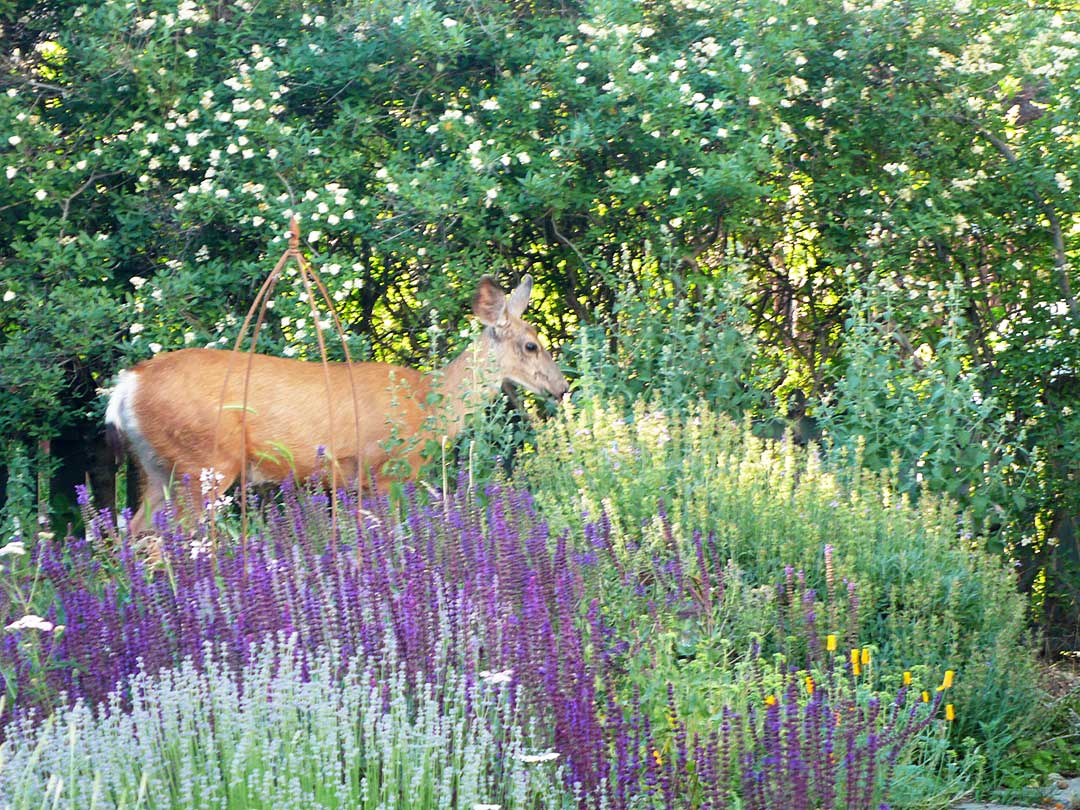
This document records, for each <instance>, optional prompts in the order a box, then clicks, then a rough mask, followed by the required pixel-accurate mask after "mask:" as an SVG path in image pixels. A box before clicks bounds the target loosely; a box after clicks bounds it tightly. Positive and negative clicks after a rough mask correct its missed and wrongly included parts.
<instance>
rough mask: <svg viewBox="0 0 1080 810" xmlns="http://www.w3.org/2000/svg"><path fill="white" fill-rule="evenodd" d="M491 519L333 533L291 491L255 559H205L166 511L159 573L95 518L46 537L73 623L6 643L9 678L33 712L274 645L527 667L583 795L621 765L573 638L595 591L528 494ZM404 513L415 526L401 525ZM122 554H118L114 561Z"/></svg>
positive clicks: (321, 504) (44, 548)
mask: <svg viewBox="0 0 1080 810" xmlns="http://www.w3.org/2000/svg"><path fill="white" fill-rule="evenodd" d="M484 501H485V502H486V507H485V506H481V505H480V504H479V503H478V500H477V499H476V498H475V497H473V496H472V495H469V494H466V488H465V487H461V488H459V490H458V494H457V495H455V496H452V497H451V498H449V499H447V500H446V501H443V500H441V499H438V498H434V499H432V500H431V501H429V502H421V501H420V499H418V498H416V497H411V498H410V500H409V502H408V503H407V504H405V505H404V508H402V507H401V505H391V503H390V502H389V501H388V500H387V499H385V498H378V499H371V500H365V501H364V502H363V503H361V502H359V501H357V500H356V499H355V498H351V499H350V498H349V496H347V495H346V496H343V500H341V501H339V503H338V508H337V514H338V524H339V527H340V528H341V533H340V535H339V536H332V534H331V521H330V508H329V501H328V498H327V497H326V496H325V495H322V494H314V495H305V494H303V493H299V492H297V491H296V490H295V489H294V488H293V487H292V486H291V485H286V487H285V491H284V496H283V497H282V498H281V499H280V504H279V505H277V506H270V507H268V511H267V513H266V518H265V524H264V525H263V526H261V527H260V529H259V530H258V532H257V533H256V534H254V536H252V537H249V539H248V541H247V543H246V544H245V545H244V547H243V548H242V549H241V548H236V549H233V550H230V551H229V552H228V553H218V554H216V555H211V554H208V553H205V552H203V553H199V554H193V553H192V548H191V544H190V543H191V541H190V537H188V536H185V534H184V532H183V531H182V530H181V529H179V528H178V527H177V526H176V525H175V522H173V521H171V520H169V519H168V516H164V517H163V518H162V519H159V521H158V524H157V529H158V531H159V533H160V535H161V537H162V549H163V553H162V560H161V562H160V563H158V564H156V565H149V564H148V563H147V561H146V560H145V556H144V555H141V554H139V553H136V552H134V551H133V550H132V548H131V546H130V544H129V543H128V542H127V541H126V540H125V539H123V538H121V537H119V536H118V534H117V533H116V531H115V529H114V527H113V525H112V523H111V520H110V518H109V517H108V515H105V514H100V513H99V514H92V515H90V518H91V519H90V521H89V522H88V532H87V533H88V536H89V538H90V540H89V541H88V540H86V539H80V538H68V539H67V540H66V542H65V543H63V544H59V543H55V542H43V543H41V544H40V545H39V546H38V547H37V549H36V554H37V560H36V562H37V565H38V566H39V567H40V571H41V575H42V577H43V579H44V580H45V581H46V582H47V583H49V587H51V588H52V589H53V590H54V592H55V598H54V600H53V603H52V607H51V608H50V610H49V612H48V618H49V620H50V621H53V622H54V623H56V624H63V625H64V626H65V629H64V631H63V632H60V633H57V634H40V648H39V649H38V651H37V653H38V654H37V655H36V656H28V655H26V654H25V648H26V644H25V643H24V642H25V641H28V639H24V638H23V636H24V634H27V633H30V634H34V633H35V632H36V631H21V632H9V633H5V634H4V638H3V641H2V644H3V646H2V648H0V671H3V672H5V673H6V674H10V676H11V677H13V679H14V685H15V690H14V691H16V694H17V699H16V701H15V705H16V706H17V710H18V711H25V710H27V709H28V707H30V706H32V705H33V704H34V703H35V702H37V703H38V705H39V707H40V708H43V709H44V708H49V702H48V701H49V700H50V699H51V698H55V696H57V695H61V694H66V695H67V697H68V699H74V698H84V699H86V700H88V701H91V702H93V701H98V700H101V699H103V698H104V697H105V696H106V695H107V694H108V692H109V691H110V690H112V689H113V688H114V687H115V686H116V685H117V684H118V683H120V682H121V681H123V680H124V679H125V678H126V677H127V676H129V675H132V674H133V673H135V672H136V671H137V670H139V669H140V664H141V668H142V669H143V670H144V671H146V672H149V673H153V672H155V671H158V670H160V669H161V668H164V667H171V666H175V665H177V664H179V663H180V662H181V661H183V660H184V659H188V658H190V659H191V660H192V661H194V662H195V663H196V665H198V664H199V663H200V662H202V661H203V660H204V658H205V657H206V654H207V650H208V649H209V648H210V647H212V648H213V649H214V651H215V655H217V656H218V657H219V658H220V657H221V656H222V655H225V656H227V657H228V660H231V661H232V662H233V663H234V664H235V665H236V666H238V667H239V666H241V665H243V664H245V663H247V662H248V659H249V656H250V654H251V651H252V650H253V649H254V648H255V647H256V645H258V644H259V643H260V642H261V641H262V640H264V639H265V638H266V637H267V636H268V635H278V634H282V635H284V636H290V635H292V634H296V635H297V637H298V640H299V645H300V647H301V648H306V649H311V650H314V649H316V648H318V647H320V646H324V645H336V646H337V647H338V648H339V649H340V651H341V653H342V658H343V659H347V658H348V657H349V656H350V655H352V654H354V653H357V652H361V653H364V654H366V655H368V656H373V655H378V654H379V652H380V651H381V650H382V649H384V645H385V644H386V643H388V642H392V643H393V644H395V646H396V649H397V652H398V657H399V658H400V660H402V661H403V662H404V663H405V666H406V667H407V669H408V672H409V674H410V676H411V677H413V678H416V677H422V678H423V679H426V680H427V681H428V682H436V683H437V682H440V680H439V679H440V678H442V677H444V676H445V673H446V672H447V670H448V668H454V670H456V671H457V672H464V673H465V675H466V677H467V678H470V679H474V680H475V679H478V678H480V673H481V672H482V671H483V670H485V669H487V670H492V671H505V670H512V672H513V679H514V681H515V682H516V684H517V690H516V693H515V699H517V700H524V701H526V703H527V705H528V707H529V710H530V711H531V712H532V713H533V714H536V715H538V716H539V717H542V718H543V721H544V723H545V724H547V725H548V726H549V727H550V728H551V733H552V746H553V748H554V749H555V750H557V751H559V752H560V754H561V757H562V761H563V762H564V763H566V765H567V771H568V775H569V778H571V779H572V780H573V781H575V782H578V783H580V784H581V785H582V787H583V788H585V789H586V790H589V789H592V788H593V787H595V786H596V785H597V784H598V783H599V781H600V779H601V777H602V775H603V771H604V770H605V769H606V767H607V766H606V755H605V752H604V750H603V749H604V736H603V729H602V728H601V726H600V724H599V721H598V719H597V715H596V712H595V711H594V703H595V697H594V692H593V680H592V675H591V673H590V672H589V670H588V669H587V667H586V665H585V659H584V654H585V652H584V651H585V647H586V645H585V642H584V640H583V638H582V636H581V634H580V633H579V631H578V630H577V629H576V627H575V621H574V618H575V612H576V609H577V608H576V605H577V604H578V603H579V601H580V585H579V583H578V582H577V581H576V579H575V574H574V569H573V567H572V566H571V565H570V564H569V560H568V559H567V554H568V552H567V545H566V539H565V537H564V538H561V539H559V540H558V541H556V542H549V533H548V530H547V527H546V525H545V524H544V523H543V522H541V521H540V520H539V519H538V518H537V516H536V513H535V510H534V507H533V504H532V501H531V498H530V496H529V495H528V494H527V493H522V492H517V491H512V490H505V489H500V488H498V487H491V488H490V489H489V490H488V491H487V492H486V493H485V494H484ZM402 515H404V517H402ZM110 542H113V543H115V544H117V545H116V548H115V553H114V554H112V555H109V554H103V553H102V550H103V548H104V547H106V546H107V545H108V544H109V543H110Z"/></svg>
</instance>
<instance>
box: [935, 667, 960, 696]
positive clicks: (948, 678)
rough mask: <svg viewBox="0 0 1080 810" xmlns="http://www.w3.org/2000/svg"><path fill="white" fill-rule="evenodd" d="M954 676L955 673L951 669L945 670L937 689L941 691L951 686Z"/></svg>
mask: <svg viewBox="0 0 1080 810" xmlns="http://www.w3.org/2000/svg"><path fill="white" fill-rule="evenodd" d="M955 676H956V673H955V672H953V671H952V670H951V669H947V670H945V679H944V680H943V681H942V682H941V686H939V687H938V691H939V692H942V691H944V690H946V689H950V688H952V683H953V678H954V677H955Z"/></svg>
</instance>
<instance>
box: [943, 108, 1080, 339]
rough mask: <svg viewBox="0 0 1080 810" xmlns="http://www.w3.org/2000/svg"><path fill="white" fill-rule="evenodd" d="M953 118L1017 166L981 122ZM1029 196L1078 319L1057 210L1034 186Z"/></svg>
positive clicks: (1010, 152) (1005, 147) (1079, 313)
mask: <svg viewBox="0 0 1080 810" xmlns="http://www.w3.org/2000/svg"><path fill="white" fill-rule="evenodd" d="M954 119H955V120H957V121H959V122H960V123H963V124H970V125H971V126H973V127H974V128H975V131H976V132H977V133H979V134H980V135H982V136H983V137H984V138H985V139H986V140H987V141H989V142H990V144H991V145H992V146H993V147H994V148H995V149H997V151H998V152H999V153H1000V154H1001V156H1002V157H1003V158H1005V160H1006V161H1007V162H1008V163H1009V165H1010V166H1017V165H1018V164H1019V163H1020V159H1019V158H1018V157H1017V156H1016V153H1015V152H1013V150H1012V148H1010V146H1009V145H1008V144H1007V143H1005V141H1003V140H1002V139H1001V138H999V137H998V136H997V135H995V134H994V133H993V132H991V131H990V130H988V129H987V128H986V127H984V126H983V125H982V124H979V123H978V122H975V121H970V120H967V119H965V118H964V117H962V116H959V115H957V116H954ZM1031 197H1032V199H1034V200H1035V204H1036V205H1037V206H1039V210H1041V211H1042V212H1043V214H1044V215H1045V216H1046V219H1047V221H1048V222H1049V223H1050V236H1051V239H1052V240H1053V243H1054V266H1055V267H1056V268H1057V271H1058V275H1059V276H1060V277H1061V294H1062V295H1063V296H1064V298H1065V303H1066V304H1067V305H1068V307H1069V313H1070V314H1071V315H1072V317H1073V319H1074V320H1080V308H1078V307H1077V305H1076V298H1075V297H1074V296H1073V292H1072V284H1071V283H1070V281H1069V259H1068V256H1067V255H1066V253H1065V237H1064V236H1063V235H1062V233H1061V220H1060V219H1058V215H1057V211H1055V210H1054V207H1053V206H1052V205H1050V203H1048V202H1047V201H1046V200H1044V199H1043V197H1042V195H1041V194H1039V193H1038V191H1037V190H1036V189H1034V188H1032V189H1031Z"/></svg>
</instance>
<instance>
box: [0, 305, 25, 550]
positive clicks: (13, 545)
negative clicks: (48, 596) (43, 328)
mask: <svg viewBox="0 0 1080 810" xmlns="http://www.w3.org/2000/svg"><path fill="white" fill-rule="evenodd" d="M8 292H10V290H9V291H8ZM25 553H26V546H24V545H23V542H22V540H12V541H11V542H10V543H8V544H7V545H6V546H0V557H10V556H15V557H21V556H22V555H23V554H25Z"/></svg>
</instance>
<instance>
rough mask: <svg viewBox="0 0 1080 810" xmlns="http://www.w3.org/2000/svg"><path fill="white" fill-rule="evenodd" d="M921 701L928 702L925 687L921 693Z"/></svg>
mask: <svg viewBox="0 0 1080 810" xmlns="http://www.w3.org/2000/svg"><path fill="white" fill-rule="evenodd" d="M922 702H923V703H929V702H930V693H929V692H927V691H926V690H925V689H924V690H923V693H922Z"/></svg>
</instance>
